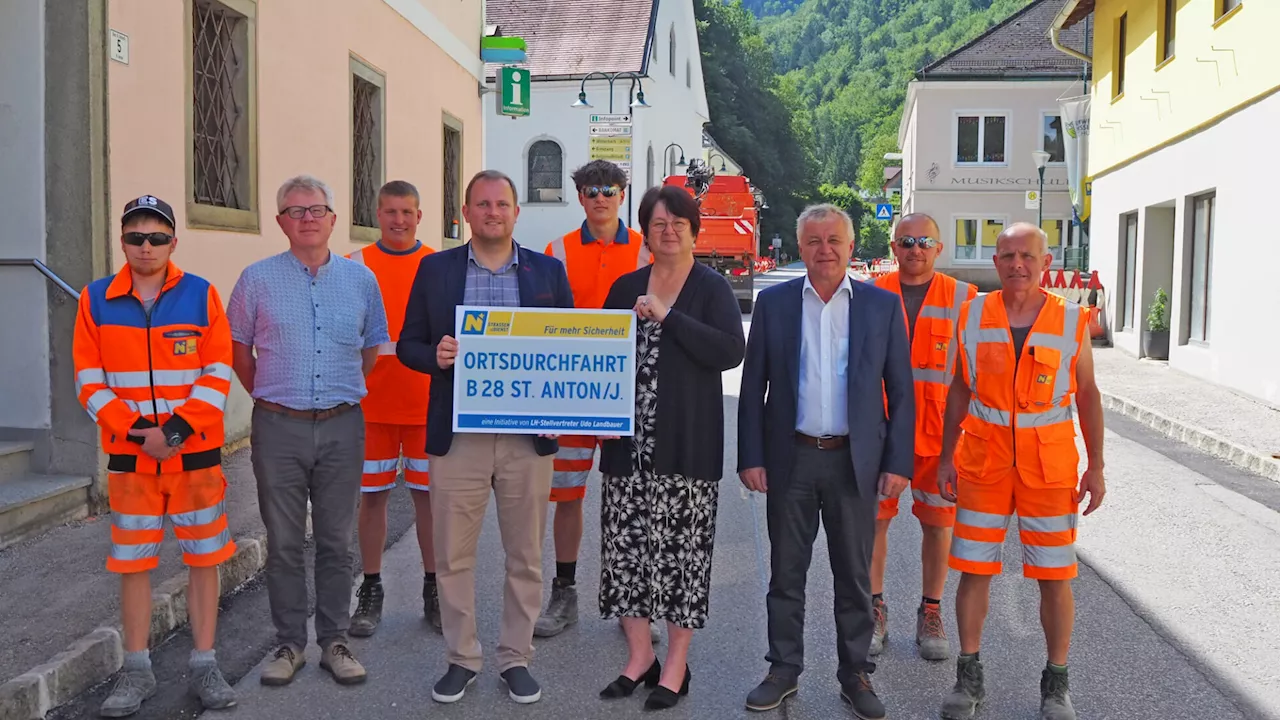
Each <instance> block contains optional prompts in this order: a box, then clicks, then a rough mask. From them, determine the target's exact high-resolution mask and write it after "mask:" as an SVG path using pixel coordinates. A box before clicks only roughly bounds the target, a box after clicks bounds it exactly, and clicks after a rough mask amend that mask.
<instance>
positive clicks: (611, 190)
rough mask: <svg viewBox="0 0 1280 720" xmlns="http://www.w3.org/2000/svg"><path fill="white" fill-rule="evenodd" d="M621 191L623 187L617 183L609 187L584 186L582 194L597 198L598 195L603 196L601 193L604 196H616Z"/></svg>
mask: <svg viewBox="0 0 1280 720" xmlns="http://www.w3.org/2000/svg"><path fill="white" fill-rule="evenodd" d="M621 192H622V189H621V188H619V187H618V186H617V185H610V186H609V187H584V188H582V194H583V195H586V196H587V197H588V198H596V197H599V196H601V195H603V196H605V197H614V196H615V195H617V194H618V193H621Z"/></svg>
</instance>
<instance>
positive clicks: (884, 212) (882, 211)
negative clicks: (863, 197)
mask: <svg viewBox="0 0 1280 720" xmlns="http://www.w3.org/2000/svg"><path fill="white" fill-rule="evenodd" d="M876 219H877V220H892V219H893V206H892V205H890V204H889V203H877V204H876Z"/></svg>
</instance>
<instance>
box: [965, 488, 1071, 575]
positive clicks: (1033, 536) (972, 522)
mask: <svg viewBox="0 0 1280 720" xmlns="http://www.w3.org/2000/svg"><path fill="white" fill-rule="evenodd" d="M957 484H958V490H957V492H956V495H957V501H956V526H955V536H954V537H953V538H952V540H951V558H950V565H951V568H952V569H953V570H959V571H961V572H967V573H971V574H973V575H999V574H1000V571H1001V569H1002V568H1003V564H1002V563H1001V558H1000V550H1001V548H1002V547H1003V545H1004V536H1005V530H1006V529H1007V528H1008V527H1009V519H1010V516H1011V515H1013V513H1014V511H1017V513H1018V534H1019V537H1020V539H1021V540H1022V574H1023V576H1025V577H1028V578H1032V579H1034V580H1070V579H1072V578H1074V577H1075V576H1076V573H1077V566H1076V546H1075V542H1076V524H1077V519H1078V513H1079V509H1080V506H1079V503H1078V501H1077V499H1076V490H1075V488H1074V487H1054V488H1032V487H1028V486H1027V485H1026V483H1024V482H1023V481H1022V478H1021V476H1020V475H1019V474H1018V470H1017V468H1010V469H1008V470H1004V471H1000V472H998V473H996V474H994V475H992V476H989V477H984V478H982V479H981V480H980V481H974V480H973V479H972V478H969V477H965V476H963V475H962V476H960V478H959V479H958V481H957Z"/></svg>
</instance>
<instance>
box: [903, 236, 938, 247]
mask: <svg viewBox="0 0 1280 720" xmlns="http://www.w3.org/2000/svg"><path fill="white" fill-rule="evenodd" d="M897 242H898V247H900V248H903V249H905V250H910V249H911V248H913V247H918V248H920V249H921V250H929V249H931V248H934V247H936V246H937V245H938V241H937V240H934V239H933V238H931V237H929V236H927V235H925V236H921V237H911V236H910V235H903V236H902V237H900V238H898V241H897Z"/></svg>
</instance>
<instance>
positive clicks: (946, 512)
mask: <svg viewBox="0 0 1280 720" xmlns="http://www.w3.org/2000/svg"><path fill="white" fill-rule="evenodd" d="M941 236H942V233H941V232H940V231H939V229H938V223H936V222H934V220H933V218H931V217H929V216H928V215H925V214H923V213H913V214H910V215H907V216H906V217H904V218H902V220H900V221H899V222H898V226H897V227H896V228H894V231H893V254H894V256H895V257H897V259H898V271H897V272H893V273H889V274H887V275H883V276H881V277H880V278H878V279H877V280H876V286H877V287H881V288H884V289H885V290H889V291H891V292H895V293H897V294H898V295H899V296H900V297H901V298H902V306H903V310H904V311H905V315H906V320H907V336H908V337H909V338H911V372H912V375H913V379H914V381H915V392H916V441H915V474H914V475H913V476H912V478H911V497H912V500H913V502H912V504H911V514H912V515H915V516H916V518H917V519H918V520H919V521H920V529H921V530H922V531H923V538H922V541H921V545H920V568H921V576H922V577H921V585H922V587H923V592H922V594H921V599H920V606H919V607H918V608H917V609H916V647H917V648H918V650H919V652H920V657H922V658H924V659H926V660H945V659H947V657H949V656H950V654H951V648H950V645H949V643H948V642H947V635H946V632H945V631H944V630H943V624H942V606H941V602H942V591H943V588H944V587H945V585H946V582H947V552H948V550H949V549H950V546H951V526H952V525H954V524H955V517H956V510H955V505H954V504H953V503H952V502H951V501H949V500H946V499H944V498H943V497H942V493H941V491H940V490H939V488H938V456H939V454H940V453H941V452H942V414H943V412H944V411H945V410H946V405H947V388H949V387H950V386H951V379H952V376H953V375H954V374H955V368H956V354H957V347H958V345H959V342H958V341H957V340H956V325H957V323H958V322H959V320H960V305H961V304H962V303H964V302H965V301H966V300H971V299H973V298H974V297H976V296H977V294H978V289H977V288H975V287H974V286H972V285H970V284H968V283H964V282H959V281H957V280H956V279H955V278H952V277H949V276H947V275H943V274H942V273H939V272H935V271H934V268H933V265H934V262H935V261H936V260H937V258H938V256H939V255H941V254H942V240H941ZM897 514H898V498H896V497H892V498H881V500H880V510H879V513H878V514H877V516H876V543H875V550H874V552H873V553H872V556H871V606H872V611H873V613H874V615H875V629H874V630H873V632H872V635H871V650H870V654H871V655H879V654H880V653H881V652H882V651H883V650H884V643H885V639H886V638H887V637H888V627H889V608H888V604H887V603H886V602H885V600H884V573H885V564H886V561H887V558H888V554H889V548H888V539H889V524H890V523H891V522H892V521H893V518H894V517H896V516H897Z"/></svg>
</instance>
